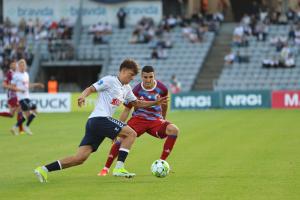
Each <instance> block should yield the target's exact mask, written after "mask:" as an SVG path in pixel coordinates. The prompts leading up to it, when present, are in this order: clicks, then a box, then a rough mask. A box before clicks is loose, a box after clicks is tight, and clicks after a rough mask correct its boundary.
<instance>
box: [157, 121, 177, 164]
mask: <svg viewBox="0 0 300 200" xmlns="http://www.w3.org/2000/svg"><path fill="white" fill-rule="evenodd" d="M165 133H166V135H167V139H166V141H165V143H164V147H163V152H162V153H161V156H160V159H162V160H166V159H167V158H168V156H169V155H170V153H171V151H172V149H173V147H174V145H175V142H176V139H177V136H178V134H179V129H178V127H177V126H176V125H174V124H168V125H167V127H166V131H165Z"/></svg>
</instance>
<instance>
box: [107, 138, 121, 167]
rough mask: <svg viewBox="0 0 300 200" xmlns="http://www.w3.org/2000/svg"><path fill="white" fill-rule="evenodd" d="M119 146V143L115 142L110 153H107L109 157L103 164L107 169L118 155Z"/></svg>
mask: <svg viewBox="0 0 300 200" xmlns="http://www.w3.org/2000/svg"><path fill="white" fill-rule="evenodd" d="M120 146H121V142H119V141H116V142H115V143H114V144H113V145H112V147H111V149H110V152H109V155H108V158H107V160H106V163H105V167H106V168H107V169H109V168H110V166H111V164H112V163H113V162H114V159H115V158H116V157H117V155H118V153H119V149H120Z"/></svg>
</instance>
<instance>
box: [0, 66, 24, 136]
mask: <svg viewBox="0 0 300 200" xmlns="http://www.w3.org/2000/svg"><path fill="white" fill-rule="evenodd" d="M9 68H10V69H9V70H8V72H7V73H6V75H5V79H4V80H3V83H2V86H3V88H5V89H7V105H8V109H9V112H0V116H2V117H10V118H12V117H13V116H14V115H15V113H16V112H18V115H17V121H18V120H19V119H21V118H22V112H21V110H20V107H19V101H18V97H17V93H16V92H17V91H18V89H17V88H15V87H14V86H13V85H12V84H11V81H12V79H13V75H14V73H15V72H16V69H17V62H16V61H12V62H11V63H10V66H9ZM22 130H23V128H22V124H21V125H20V126H19V131H20V132H21V131H22Z"/></svg>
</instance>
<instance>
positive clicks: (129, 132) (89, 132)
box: [34, 59, 167, 182]
mask: <svg viewBox="0 0 300 200" xmlns="http://www.w3.org/2000/svg"><path fill="white" fill-rule="evenodd" d="M138 69H139V67H138V64H137V63H136V62H135V61H134V60H131V59H126V60H124V61H123V62H122V64H121V65H120V69H119V74H118V76H105V77H103V78H102V79H101V80H99V81H97V82H96V83H94V84H93V85H91V86H90V87H88V88H86V89H85V90H84V91H83V92H82V93H81V95H80V97H79V98H78V106H79V107H81V106H82V105H83V104H84V102H85V98H86V97H88V96H89V95H90V94H91V93H94V92H98V100H97V104H96V106H95V109H94V110H93V112H92V113H91V114H90V116H89V119H88V120H87V123H86V128H85V135H84V137H83V139H82V140H81V143H80V145H79V148H78V151H77V153H76V154H75V155H74V156H69V157H66V158H63V159H61V160H57V161H54V162H53V163H50V164H48V165H44V166H41V167H37V168H36V169H35V170H34V173H35V174H36V175H37V177H38V179H39V180H40V182H47V177H48V175H47V174H48V172H52V171H56V170H61V169H66V168H69V167H73V166H77V165H80V164H83V163H84V161H85V160H86V159H88V157H89V156H90V154H91V153H93V152H95V151H97V149H98V147H99V145H100V144H101V143H102V141H103V140H104V139H105V138H106V137H107V138H110V139H112V140H114V139H115V138H116V137H117V136H118V137H121V138H122V139H123V140H122V142H121V144H120V148H119V149H118V155H119V156H118V161H117V163H116V167H115V168H114V170H113V175H114V176H120V177H127V178H131V177H133V176H135V174H134V173H130V172H128V171H127V170H126V169H125V168H124V162H125V160H126V157H127V155H128V153H129V150H130V148H131V146H132V144H133V143H134V141H135V138H136V132H135V131H134V130H133V129H132V128H130V127H129V126H128V125H126V124H125V123H123V122H121V121H119V120H116V119H113V118H112V115H113V114H114V112H115V110H116V108H117V107H118V106H119V105H121V104H122V103H124V102H128V103H131V104H132V105H133V106H136V107H143V108H145V107H150V106H154V105H160V104H166V103H167V98H166V97H161V98H157V99H156V100H154V101H142V100H139V99H137V98H136V97H135V95H134V94H133V92H132V90H131V87H130V86H129V82H130V81H132V80H133V79H134V77H135V76H136V74H138Z"/></svg>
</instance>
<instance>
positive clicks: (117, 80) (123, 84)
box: [116, 76, 124, 86]
mask: <svg viewBox="0 0 300 200" xmlns="http://www.w3.org/2000/svg"><path fill="white" fill-rule="evenodd" d="M116 78H117V81H118V83H119V84H120V85H121V86H123V85H124V84H122V82H121V81H120V79H119V77H118V76H117V77H116Z"/></svg>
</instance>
